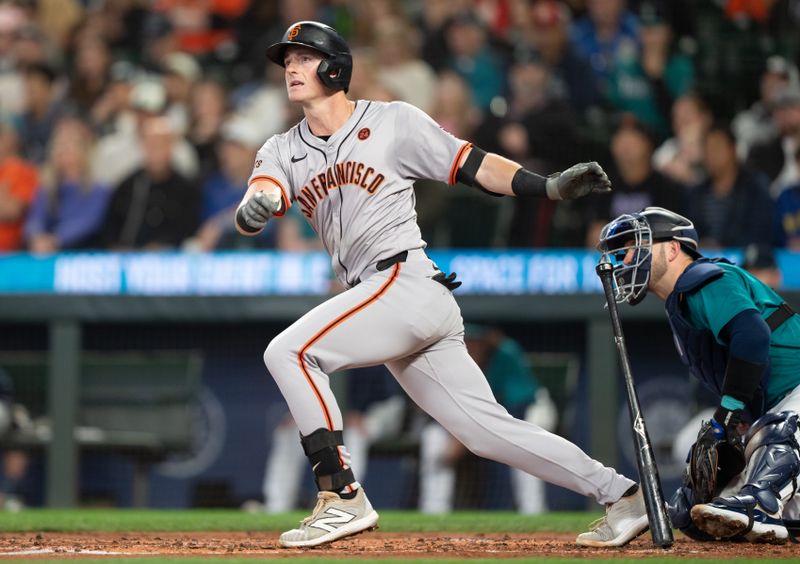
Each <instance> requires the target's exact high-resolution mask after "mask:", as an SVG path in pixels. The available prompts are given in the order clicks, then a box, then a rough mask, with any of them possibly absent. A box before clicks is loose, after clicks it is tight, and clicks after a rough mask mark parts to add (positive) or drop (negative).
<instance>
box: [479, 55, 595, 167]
mask: <svg viewBox="0 0 800 564" xmlns="http://www.w3.org/2000/svg"><path fill="white" fill-rule="evenodd" d="M553 86H554V84H553V80H552V76H551V74H550V71H549V69H548V67H547V66H545V65H544V64H542V63H541V62H538V61H530V62H526V63H518V64H516V65H514V66H513V67H511V69H510V71H509V87H510V91H511V95H510V99H509V101H508V105H507V106H503V107H502V110H505V111H496V112H487V113H486V114H485V116H484V119H483V121H482V123H481V124H480V126H479V127H478V129H477V130H476V131H475V134H474V136H473V137H474V141H475V143H476V144H477V145H478V146H480V147H482V148H483V149H485V150H487V151H491V152H495V153H499V154H501V155H508V156H509V158H512V159H514V160H517V161H519V160H525V161H526V162H528V161H530V164H529V165H526V166H529V168H530V169H531V170H534V171H536V172H538V173H540V174H550V173H552V172H555V171H556V170H561V169H562V168H566V167H568V166H570V165H571V164H572V163H573V162H574V161H576V160H581V158H582V157H581V156H579V155H580V154H581V148H580V142H579V139H578V131H577V125H576V122H575V116H574V114H573V112H572V110H571V108H570V107H569V106H568V105H567V104H565V103H564V101H563V100H561V99H559V98H557V97H556V95H555V89H554V87H553Z"/></svg>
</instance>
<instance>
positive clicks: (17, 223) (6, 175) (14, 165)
mask: <svg viewBox="0 0 800 564" xmlns="http://www.w3.org/2000/svg"><path fill="white" fill-rule="evenodd" d="M18 127H19V124H18V123H15V122H14V120H13V119H12V118H11V117H10V116H7V115H6V116H2V119H0V252H2V251H18V250H20V249H21V248H22V229H23V226H24V223H25V214H26V213H27V211H28V206H30V204H31V202H32V201H33V198H34V196H35V195H36V186H37V184H38V182H39V179H38V176H39V175H38V172H37V170H36V168H35V167H34V165H33V164H32V163H29V162H27V161H25V160H23V159H22V158H20V157H19V154H18V150H19V134H18V131H17V128H18Z"/></svg>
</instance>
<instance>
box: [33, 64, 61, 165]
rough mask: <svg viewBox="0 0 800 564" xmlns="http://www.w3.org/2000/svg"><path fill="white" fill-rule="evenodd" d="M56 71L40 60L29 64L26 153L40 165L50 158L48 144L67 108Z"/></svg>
mask: <svg viewBox="0 0 800 564" xmlns="http://www.w3.org/2000/svg"><path fill="white" fill-rule="evenodd" d="M56 79H57V75H56V71H55V69H53V68H52V67H50V66H48V65H43V64H38V65H31V66H29V67H26V68H25V93H26V96H27V109H26V110H25V113H24V114H23V116H22V154H23V155H24V157H25V158H26V159H28V160H29V161H31V162H33V163H35V164H37V165H40V164H42V163H44V161H45V159H46V158H47V145H48V143H49V142H50V136H51V135H52V134H53V128H54V127H55V125H56V122H58V120H59V119H60V118H61V117H62V116H63V115H65V114H66V112H67V108H66V105H65V104H64V102H63V101H62V100H61V99H60V97H59V94H58V92H57V89H56Z"/></svg>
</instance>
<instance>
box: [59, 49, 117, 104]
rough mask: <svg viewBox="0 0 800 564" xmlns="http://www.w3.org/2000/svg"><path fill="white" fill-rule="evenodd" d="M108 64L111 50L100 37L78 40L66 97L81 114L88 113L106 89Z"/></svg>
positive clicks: (108, 72)
mask: <svg viewBox="0 0 800 564" xmlns="http://www.w3.org/2000/svg"><path fill="white" fill-rule="evenodd" d="M111 63H112V60H111V51H110V50H109V48H108V44H107V43H106V42H105V41H104V40H103V39H101V38H100V37H97V36H89V37H86V38H85V39H83V40H82V41H81V42H80V43H78V45H77V47H76V49H75V54H74V56H73V61H72V65H71V68H70V72H69V80H70V83H69V92H68V93H67V96H68V98H69V100H70V101H71V102H72V103H73V104H74V105H75V106H76V109H77V111H78V112H79V113H80V115H82V116H88V115H90V114H91V112H92V109H93V108H94V106H95V104H97V102H98V101H99V100H100V98H101V97H102V96H103V93H104V92H105V91H106V89H107V88H108V83H109V75H110V69H111Z"/></svg>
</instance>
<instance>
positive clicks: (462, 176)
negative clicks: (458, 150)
mask: <svg viewBox="0 0 800 564" xmlns="http://www.w3.org/2000/svg"><path fill="white" fill-rule="evenodd" d="M485 158H486V151H484V150H483V149H479V148H478V147H475V146H474V145H473V146H472V150H471V151H470V152H469V155H468V156H467V160H465V161H464V164H463V165H461V167H460V168H459V169H458V172H456V182H461V183H462V184H466V185H467V186H472V187H474V188H477V189H478V190H480V191H481V192H486V193H487V194H489V195H490V196H496V197H498V198H500V197H502V196H503V195H502V194H496V193H495V192H490V191H489V190H487V189H486V188H484V187H483V186H481V184H480V182H478V181H477V180H476V179H475V175H477V174H478V169H479V168H481V163H482V162H483V159H485Z"/></svg>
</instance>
